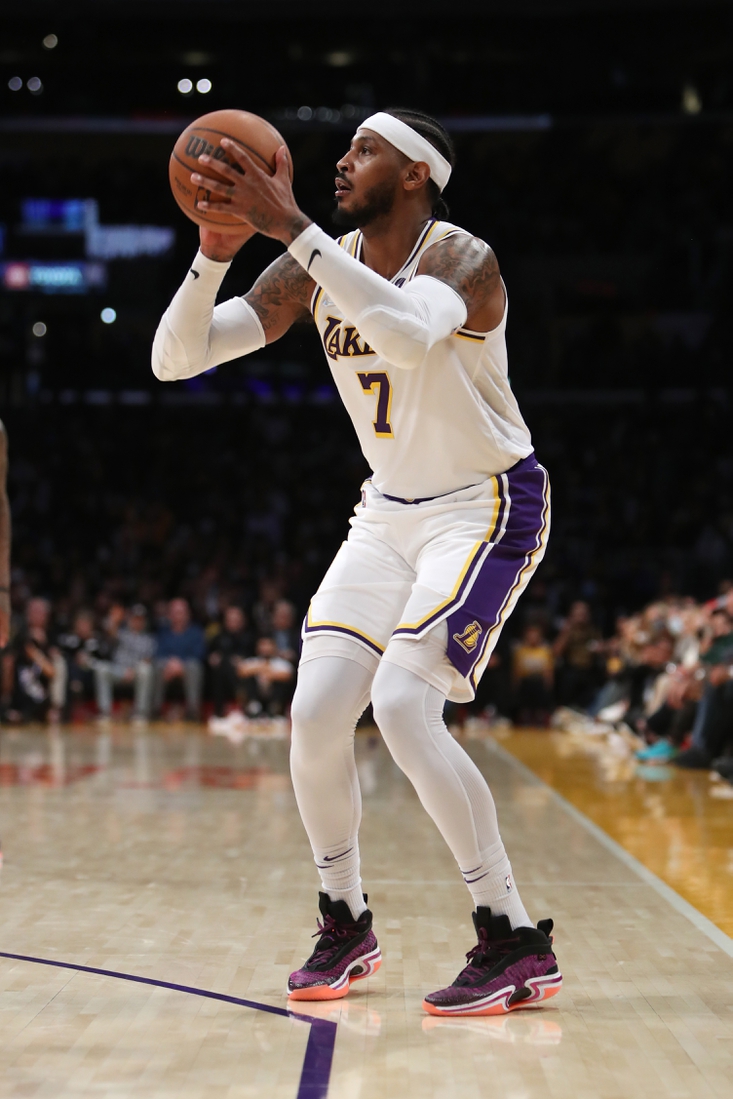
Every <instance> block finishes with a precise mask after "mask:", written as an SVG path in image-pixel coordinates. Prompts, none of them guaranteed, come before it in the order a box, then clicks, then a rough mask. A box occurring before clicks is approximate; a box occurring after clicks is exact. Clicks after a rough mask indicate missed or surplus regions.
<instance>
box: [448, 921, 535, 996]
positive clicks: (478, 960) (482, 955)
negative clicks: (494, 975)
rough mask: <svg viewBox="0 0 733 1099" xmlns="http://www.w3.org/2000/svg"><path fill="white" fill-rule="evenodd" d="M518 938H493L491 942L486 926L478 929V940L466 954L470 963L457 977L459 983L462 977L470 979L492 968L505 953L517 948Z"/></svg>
mask: <svg viewBox="0 0 733 1099" xmlns="http://www.w3.org/2000/svg"><path fill="white" fill-rule="evenodd" d="M518 941H519V940H518V939H493V940H492V941H491V942H489V936H488V933H487V931H486V928H485V927H479V929H478V942H477V943H476V945H475V946H474V947H472V948H471V950H469V952H468V954H466V961H467V962H468V965H467V966H466V967H465V969H463V970H461V972H460V973H459V975H458V978H457V979H456V982H455V983H456V984H458V983H459V982H460V981H461V979H462V978H466V979H468V980H470V979H471V978H473V977H474V976H478V975H479V973H480V972H481V971H482V970H484V969H486V968H489V969H490V968H491V967H492V966H493V965H494V964H495V963H496V962H498V961H499V959H500V958H501V957H503V955H505V954H509V953H511V951H512V950H514V949H515V947H516V945H517V942H518Z"/></svg>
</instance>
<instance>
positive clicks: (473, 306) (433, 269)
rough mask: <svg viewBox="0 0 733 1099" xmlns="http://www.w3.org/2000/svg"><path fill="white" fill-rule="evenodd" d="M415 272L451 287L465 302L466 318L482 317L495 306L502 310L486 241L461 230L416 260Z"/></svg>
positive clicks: (493, 260) (495, 267) (501, 295)
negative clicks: (417, 264)
mask: <svg viewBox="0 0 733 1099" xmlns="http://www.w3.org/2000/svg"><path fill="white" fill-rule="evenodd" d="M418 273H419V274H421V275H431V276H432V278H434V279H440V281H441V282H446V283H447V284H448V286H452V287H453V289H454V290H455V291H456V292H457V293H458V294H460V296H461V297H462V298H463V300H464V301H465V303H466V308H467V310H468V316H469V318H471V317H474V318H483V317H484V316H485V315H486V313H487V311H488V310H492V312H493V311H495V310H496V308H497V307H498V308H499V310H502V311H503V308H504V289H503V286H502V282H501V275H500V273H499V264H498V263H497V260H496V256H495V255H494V253H493V251H492V249H491V248H490V247H489V246H488V244H486V243H485V242H484V241H483V240H479V239H478V238H477V237H470V236H467V235H466V234H464V233H461V234H457V235H456V236H452V237H448V238H447V239H446V240H441V241H438V242H437V243H436V244H434V245H433V247H432V248H429V249H428V250H427V252H426V253H425V255H424V256H423V258H422V259H421V260H420V266H419V268H418ZM492 307H494V308H493V309H492ZM499 319H501V318H500V317H499ZM497 323H498V321H497Z"/></svg>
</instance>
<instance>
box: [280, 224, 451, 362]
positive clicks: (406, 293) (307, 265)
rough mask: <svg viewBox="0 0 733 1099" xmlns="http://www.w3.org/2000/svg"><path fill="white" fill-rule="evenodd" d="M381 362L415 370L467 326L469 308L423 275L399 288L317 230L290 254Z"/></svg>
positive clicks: (310, 230)
mask: <svg viewBox="0 0 733 1099" xmlns="http://www.w3.org/2000/svg"><path fill="white" fill-rule="evenodd" d="M288 251H289V252H290V254H291V256H292V257H293V259H296V260H297V261H298V263H299V264H300V265H301V267H303V268H304V270H305V271H306V272H307V273H308V274H309V275H310V276H311V278H314V279H315V280H316V282H317V283H318V284H319V285H320V286H322V287H323V288H324V289H325V291H326V293H327V294H328V295H329V297H330V298H331V299H332V300H333V301H334V302H335V303H336V305H337V306H338V307H339V309H341V310H342V312H343V313H344V316H346V317H348V319H349V320H350V321H351V322H352V324H355V325H356V327H357V328H358V329H359V334H360V335H361V336H363V338H364V339H365V340H366V341H367V343H368V344H369V346H370V347H371V348H372V349H373V350H374V351H376V352H377V354H378V355H380V356H381V358H383V359H385V360H386V361H387V362H389V363H392V364H393V365H394V366H398V367H402V368H403V369H404V370H414V369H415V367H417V366H419V365H420V363H421V362H422V361H423V360H424V358H425V356H426V355H427V353H428V351H429V350H430V349H431V347H434V346H435V344H436V343H438V342H439V341H440V340H444V339H446V337H448V336H450V335H452V334H453V333H454V332H455V331H456V329H458V328H460V327H461V325H463V324H465V323H466V316H467V313H466V303H465V302H464V301H463V298H461V297H460V296H459V295H458V294H457V293H456V291H455V290H454V289H453V288H452V287H450V286H448V284H447V283H445V282H441V281H440V280H439V279H434V278H432V277H430V276H429V275H418V277H417V278H414V279H412V280H411V281H410V282H408V283H407V284H406V285H405V286H404V287H401V286H395V285H394V284H393V283H391V282H389V281H388V280H387V279H383V278H382V276H381V275H378V274H377V273H376V271H371V270H370V269H369V268H368V267H365V265H364V264H363V263H360V262H359V261H358V260H355V259H354V258H353V257H352V256H349V255H348V254H347V253H346V252H344V250H343V248H340V247H339V245H338V244H337V243H336V241H335V240H333V239H332V238H331V237H329V235H328V233H324V231H323V229H319V227H318V226H317V225H315V224H312V225H309V226H308V228H307V229H305V230H304V231H303V232H302V233H301V234H300V236H299V237H296V238H295V240H294V241H293V242H292V244H291V245H290V247H289V248H288Z"/></svg>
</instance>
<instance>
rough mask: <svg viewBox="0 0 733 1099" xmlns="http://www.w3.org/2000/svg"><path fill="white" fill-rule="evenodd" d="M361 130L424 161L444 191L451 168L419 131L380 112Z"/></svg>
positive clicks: (363, 125) (369, 119) (371, 116)
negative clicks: (372, 132) (372, 133)
mask: <svg viewBox="0 0 733 1099" xmlns="http://www.w3.org/2000/svg"><path fill="white" fill-rule="evenodd" d="M359 129H360V130H374V133H375V134H379V136H380V137H383V138H384V140H385V141H388V142H389V143H390V145H394V147H395V149H399V151H400V152H401V153H404V154H405V156H409V158H410V160H421V161H423V163H425V164H427V166H428V168H429V169H430V178H431V179H432V180H434V181H435V183H436V184H437V185H438V190H439V191H442V190H444V188H445V185H446V183H447V182H448V180H449V179H450V174H451V166H450V164H449V163H448V161H447V160H446V159H445V157H444V156H441V154H440V153H439V152H438V150H437V149H436V148H435V146H434V145H431V144H430V142H429V141H427V140H426V138H424V137H423V136H422V134H419V133H418V132H417V130H413V128H412V126H408V125H407V123H406V122H401V121H400V119H399V118H395V116H394V115H393V114H386V112H385V111H378V112H377V114H373V115H370V116H369V118H365V119H364V121H363V122H362V123H361V124H360V125H359Z"/></svg>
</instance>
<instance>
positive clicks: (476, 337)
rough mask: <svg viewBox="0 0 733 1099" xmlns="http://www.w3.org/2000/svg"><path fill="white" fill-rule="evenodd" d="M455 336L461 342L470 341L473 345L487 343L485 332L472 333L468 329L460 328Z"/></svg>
mask: <svg viewBox="0 0 733 1099" xmlns="http://www.w3.org/2000/svg"><path fill="white" fill-rule="evenodd" d="M453 335H454V336H458V339H459V340H470V341H471V342H472V343H485V342H486V333H485V332H483V333H482V332H471V331H469V329H468V328H459V329H458V331H457V332H454V333H453Z"/></svg>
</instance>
